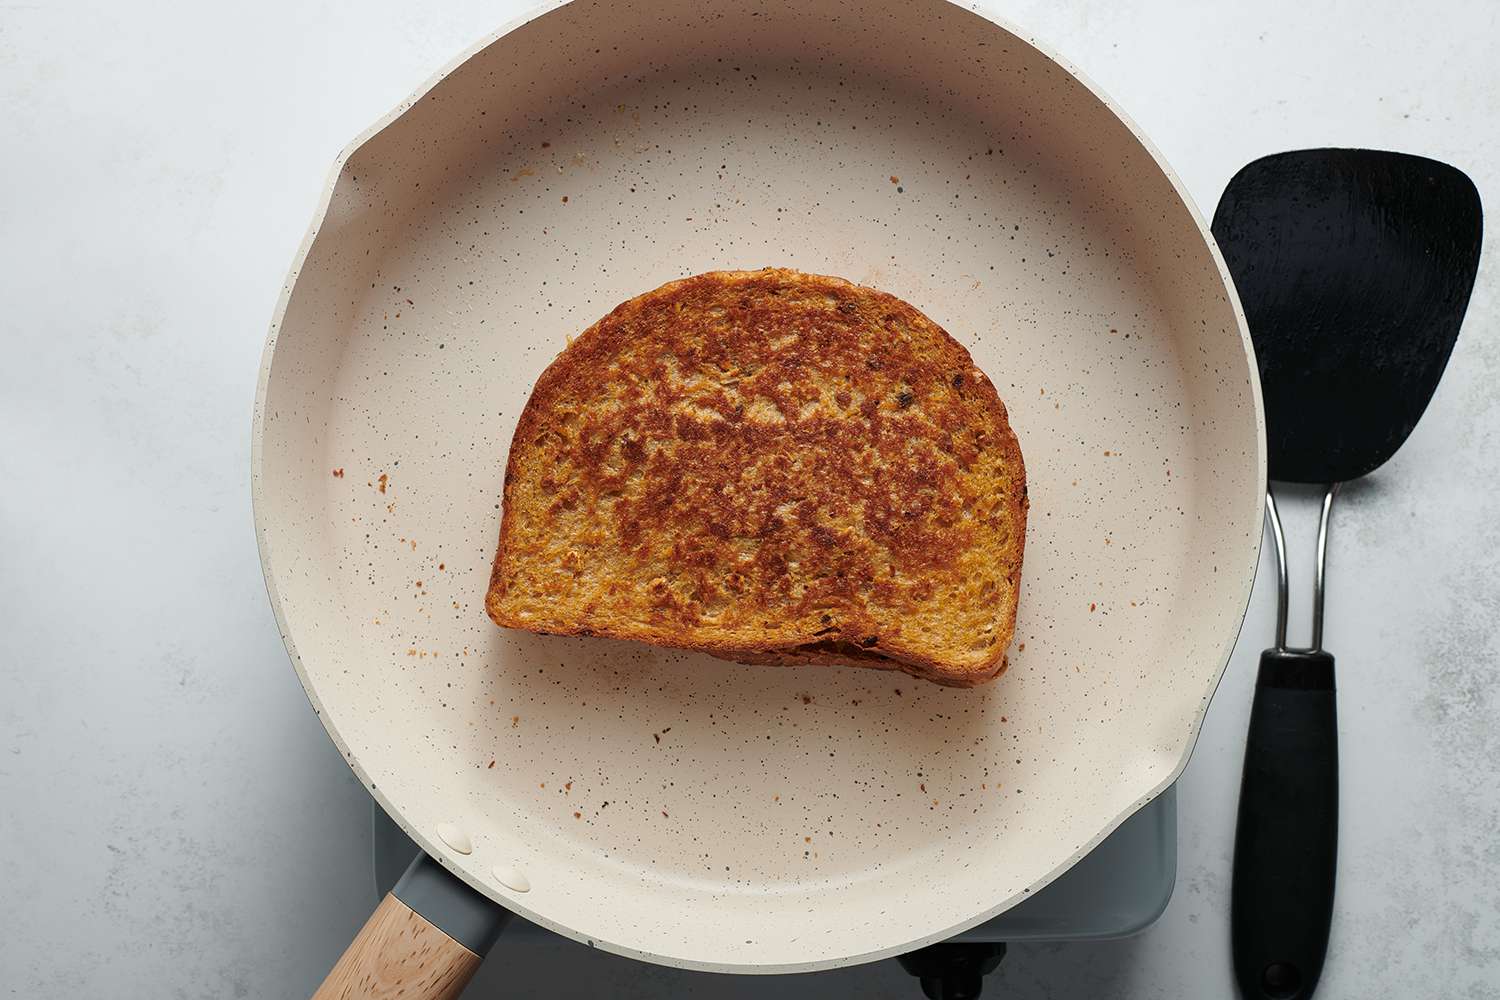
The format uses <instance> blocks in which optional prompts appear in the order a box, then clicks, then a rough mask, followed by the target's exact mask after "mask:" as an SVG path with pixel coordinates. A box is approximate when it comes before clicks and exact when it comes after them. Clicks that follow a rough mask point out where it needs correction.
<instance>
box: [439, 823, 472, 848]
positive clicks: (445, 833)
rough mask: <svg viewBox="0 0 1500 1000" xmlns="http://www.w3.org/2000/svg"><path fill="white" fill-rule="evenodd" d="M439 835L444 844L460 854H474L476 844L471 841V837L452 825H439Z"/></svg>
mask: <svg viewBox="0 0 1500 1000" xmlns="http://www.w3.org/2000/svg"><path fill="white" fill-rule="evenodd" d="M437 835H438V836H439V837H440V838H441V839H442V841H443V843H445V844H447V845H448V846H449V847H451V848H453V849H454V850H455V851H457V852H458V853H459V854H473V853H474V842H473V841H472V840H470V839H469V835H468V834H467V833H464V832H463V831H462V830H460V829H459V828H458V827H456V826H454V825H453V824H452V823H439V824H438V828H437Z"/></svg>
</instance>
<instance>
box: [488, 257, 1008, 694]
mask: <svg viewBox="0 0 1500 1000" xmlns="http://www.w3.org/2000/svg"><path fill="white" fill-rule="evenodd" d="M503 499H504V503H503V507H502V509H503V514H502V518H501V525H500V546H499V551H498V553H497V554H496V556H495V565H494V572H493V574H492V576H491V580H490V587H489V592H488V594H487V595H486V600H485V608H486V610H487V611H488V613H489V616H490V617H491V618H492V619H493V620H494V621H495V622H496V623H497V624H499V625H502V626H505V627H507V628H518V629H527V630H530V631H533V632H546V633H554V634H562V635H595V636H609V637H614V638H620V639H635V640H640V641H643V642H648V643H653V644H656V645H660V646H671V647H677V648H682V649H695V650H703V651H706V652H709V653H711V654H713V655H715V656H719V657H721V658H724V659H730V660H736V661H740V662H747V663H839V664H852V665H857V666H874V667H881V668H885V669H895V670H903V671H906V672H907V673H909V674H913V675H915V676H917V677H922V678H925V679H927V680H931V681H936V682H938V683H940V684H949V685H955V686H965V687H966V686H970V685H974V684H978V683H981V682H983V681H986V680H989V679H990V678H993V677H995V676H997V675H998V674H999V673H1000V672H1001V671H1002V670H1003V669H1004V667H1005V662H1006V661H1005V651H1006V648H1007V646H1008V645H1009V644H1010V641H1011V636H1012V633H1013V631H1014V628H1015V619H1016V602H1017V596H1018V593H1019V588H1020V583H1021V556H1022V552H1023V549H1024V545H1025V540H1026V510H1027V499H1026V472H1025V468H1024V466H1023V464H1022V460H1021V450H1020V447H1019V445H1018V444H1017V442H1016V436H1015V434H1014V433H1013V432H1012V431H1011V428H1010V424H1009V421H1008V420H1007V416H1006V411H1005V407H1004V405H1003V404H1002V403H1001V402H1000V399H999V397H998V396H997V395H996V393H995V389H994V386H993V385H992V384H991V383H990V380H989V379H988V378H987V377H986V376H985V374H984V373H983V372H981V371H980V370H979V369H978V368H976V367H975V366H974V362H973V359H972V358H970V356H969V353H968V351H966V350H964V348H963V347H962V346H961V345H960V344H959V343H958V342H956V341H955V340H954V339H953V338H952V337H950V336H949V335H948V334H947V333H945V332H944V331H943V330H942V329H941V328H940V327H938V326H937V325H936V324H935V323H933V322H932V321H931V320H929V319H928V318H927V317H925V316H923V315H922V314H921V313H920V312H918V311H917V310H916V309H914V308H912V307H911V306H910V305H908V304H906V303H905V302H903V301H901V300H900V299H897V298H895V297H894V296H891V295H887V294H885V293H884V292H879V291H875V290H874V289H871V288H865V287H862V286H859V285H854V284H851V283H849V282H847V281H843V280H841V279H839V278H830V277H822V276H818V275H810V274H802V273H800V272H797V271H789V270H781V269H767V270H763V271H722V272H714V273H709V274H701V275H698V276H697V277H693V278H687V279H684V280H682V281H674V282H672V283H670V284H667V285H664V286H662V287H661V288H658V289H656V290H655V291H653V292H647V293H646V294H644V295H641V296H638V297H636V298H634V299H631V300H630V301H628V302H626V303H624V304H623V305H621V306H619V307H618V308H617V309H615V310H614V311H613V312H611V313H610V314H609V315H608V316H606V317H604V318H603V319H602V320H600V321H599V322H598V323H596V324H594V325H593V326H592V327H590V328H589V329H588V330H587V331H585V332H584V333H583V334H582V335H581V336H579V337H578V338H577V339H576V340H574V341H573V343H572V344H571V345H569V346H568V348H567V349H566V350H564V351H563V352H562V354H561V355H559V356H558V358H557V359H556V360H555V361H554V362H553V363H552V364H551V365H550V366H549V367H548V368H547V370H546V371H544V372H543V373H542V375H541V377H540V378H539V379H538V380H537V383H536V387H535V389H534V390H533V392H532V394H531V399H530V400H529V401H528V402H527V404H526V408H525V410H524V412H523V413H522V414H521V418H520V421H519V424H518V426H517V428H516V432H515V438H514V440H513V441H512V444H511V450H510V459H509V462H508V464H507V466H506V472H505V487H504V498H503Z"/></svg>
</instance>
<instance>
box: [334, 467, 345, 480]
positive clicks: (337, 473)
mask: <svg viewBox="0 0 1500 1000" xmlns="http://www.w3.org/2000/svg"><path fill="white" fill-rule="evenodd" d="M333 478H334V479H343V478H344V470H343V469H334V470H333Z"/></svg>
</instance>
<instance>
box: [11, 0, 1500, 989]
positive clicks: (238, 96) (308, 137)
mask: <svg viewBox="0 0 1500 1000" xmlns="http://www.w3.org/2000/svg"><path fill="white" fill-rule="evenodd" d="M520 9H521V5H520V4H518V3H514V2H491V3H480V2H474V0H468V2H455V3H445V4H442V5H421V4H413V3H410V2H395V0H375V2H364V3H360V4H348V5H345V6H343V7H337V6H335V5H332V4H328V3H305V2H297V0H260V2H257V3H253V4H236V5H227V4H225V5H211V4H191V3H151V4H146V3H139V2H137V3H130V4H125V3H106V2H97V3H85V2H46V0H43V2H41V3H30V4H28V3H4V4H0V346H3V348H4V351H3V353H0V359H3V360H0V625H3V630H0V638H3V644H0V897H3V900H4V909H3V913H4V916H0V988H3V989H4V991H5V992H6V994H7V995H14V996H26V997H68V998H73V997H78V998H94V997H108V998H134V997H142V998H146V997H150V998H168V997H171V998H175V997H268V998H274V997H305V996H306V995H307V994H308V993H309V992H310V991H311V989H312V988H313V987H314V986H315V985H316V984H317V982H318V981H319V980H320V979H321V977H322V975H323V974H324V973H325V972H326V971H327V969H328V967H329V965H330V964H331V963H332V962H333V960H334V959H335V958H336V957H337V955H338V954H339V952H340V951H341V950H342V948H343V947H344V945H345V944H346V943H347V942H348V941H349V938H350V936H351V935H352V934H353V933H354V931H355V930H356V928H357V927H358V926H359V924H360V923H361V922H362V921H363V920H364V918H365V916H366V915H367V914H368V912H369V909H370V906H371V905H372V903H373V896H372V893H373V890H372V888H371V884H370V865H369V853H368V852H369V814H368V799H367V798H366V796H365V795H364V793H363V791H362V790H361V788H360V786H359V785H358V784H356V783H355V782H354V781H353V779H352V778H351V776H350V775H349V773H348V772H347V771H346V769H345V767H344V765H343V763H342V761H341V760H340V759H339V757H338V755H337V754H336V753H335V752H334V750H333V748H332V746H331V744H330V743H329V741H328V740H327V738H326V737H325V735H324V734H323V731H322V729H321V728H320V727H319V725H318V723H317V721H316V719H315V718H314V717H313V714H312V712H311V710H310V709H309V708H308V706H307V703H306V701H305V700H304V698H303V695H302V691H301V689H300V688H299V687H298V686H297V682H296V678H295V676H294V675H293V673H292V671H291V669H290V667H289V666H288V664H287V660H286V656H285V653H284V652H283V650H282V647H281V644H280V641H279V640H278V638H277V634H276V628H275V624H274V622H273V621H272V617H271V612H270V609H269V607H268V605H267V602H266V597H265V593H264V590H263V588H262V584H261V578H260V568H259V565H258V563H257V559H256V554H255V544H254V538H253V534H252V528H251V517H250V500H249V486H248V472H249V447H250V442H249V428H250V408H251V399H252V396H253V392H254V383H255V376H256V369H257V364H258V361H259V357H260V351H261V345H262V340H263V337H264V333H265V328H266V325H267V322H268V319H269V316H270V313H271V308H272V305H273V303H274V300H275V298H276V295H277V292H278V289H279V288H280V285H281V281H282V278H283V275H284V273H285V270H286V268H287V265H288V263H289V262H290V260H291V257H292V253H293V251H294V250H295V248H296V246H297V244H298V241H299V240H300V239H301V238H302V234H303V231H304V229H305V228H306V226H307V224H308V222H309V220H310V217H311V213H312V211H313V208H314V204H315V201H316V198H317V196H318V193H319V190H320V188H321V185H322V183H323V178H324V175H325V172H326V170H327V168H328V166H329V164H330V163H331V161H332V158H333V156H334V154H335V153H336V152H337V150H338V149H339V148H340V147H342V146H343V145H344V144H345V143H346V142H347V141H348V140H349V139H351V138H352V137H353V136H354V135H355V134H356V133H357V132H359V131H360V130H361V129H362V128H364V127H365V126H366V125H368V124H369V123H370V122H371V121H373V120H374V119H375V118H377V117H378V116H379V115H380V114H382V113H383V112H385V111H386V110H387V109H389V108H390V107H392V106H393V105H395V104H396V103H397V102H398V101H399V100H401V99H402V98H403V97H404V96H405V95H406V94H407V93H408V92H409V91H410V90H412V89H413V88H414V87H416V86H417V85H418V84H419V83H421V82H422V81H423V80H424V79H425V78H426V77H427V76H428V75H429V74H430V73H432V72H433V71H434V70H435V69H436V68H438V67H439V66H441V65H442V64H443V63H445V62H446V61H447V60H448V59H449V58H450V57H452V56H453V55H454V54H455V53H456V52H458V51H459V50H461V49H463V48H464V47H465V46H467V45H469V44H470V43H471V42H473V41H474V40H475V39H476V38H479V37H481V36H482V35H484V34H486V33H487V32H489V31H491V30H492V29H494V28H495V27H497V26H499V25H500V24H501V23H503V22H504V21H506V20H507V19H509V18H510V17H511V16H512V15H513V14H514V13H516V12H517V11H519V10H520ZM998 9H999V10H1001V12H1002V13H1003V14H1005V15H1006V16H1007V17H1009V18H1011V19H1012V20H1014V21H1016V22H1017V23H1019V24H1021V25H1024V26H1026V27H1027V28H1028V29H1030V30H1031V31H1033V32H1035V33H1036V34H1037V35H1038V36H1039V37H1042V38H1045V39H1047V40H1049V41H1050V42H1052V43H1053V44H1054V45H1056V46H1057V47H1058V48H1059V49H1060V50H1061V51H1062V52H1063V53H1064V54H1066V55H1067V56H1069V57H1070V58H1072V59H1073V60H1074V61H1075V62H1076V63H1078V64H1079V65H1081V66H1083V67H1084V68H1085V70H1086V71H1087V72H1088V73H1090V74H1091V75H1092V76H1093V78H1094V79H1095V80H1096V81H1098V82H1099V83H1100V84H1101V85H1102V86H1103V87H1104V88H1105V89H1107V90H1108V91H1109V92H1110V93H1111V94H1113V95H1114V96H1115V97H1116V98H1117V99H1118V100H1119V101H1120V103H1121V104H1122V105H1123V106H1124V107H1125V108H1126V109H1128V110H1129V111H1130V112H1131V113H1132V114H1133V115H1134V116H1135V117H1136V119H1137V121H1138V122H1139V123H1140V124H1141V125H1142V126H1143V128H1144V129H1145V130H1146V132H1147V133H1148V134H1149V135H1151V136H1152V137H1153V138H1154V139H1155V141H1156V142H1157V143H1158V145H1159V146H1160V147H1161V149H1162V150H1163V151H1164V152H1165V154H1166V157H1167V159H1168V160H1169V161H1170V162H1171V163H1172V164H1173V165H1174V166H1175V167H1176V169H1177V170H1178V172H1179V173H1180V174H1181V175H1182V177H1183V178H1184V180H1185V181H1186V184H1187V186H1188V188H1189V189H1190V190H1191V192H1192V193H1193V195H1194V197H1195V198H1196V199H1197V200H1198V204H1199V206H1200V207H1201V208H1202V209H1203V210H1204V211H1205V212H1211V211H1212V208H1213V205H1214V204H1215V202H1216V200H1217V198H1218V195H1219V192H1220V190H1221V189H1222V187H1223V185H1224V183H1225V181H1226V180H1227V179H1228V178H1229V176H1230V175H1231V174H1232V173H1233V172H1234V170H1235V169H1237V168H1238V167H1239V166H1240V165H1242V164H1244V163H1245V162H1247V161H1249V160H1251V159H1253V158H1255V157H1257V156H1259V155H1261V154H1264V153H1268V152H1273V151H1276V150H1281V149H1287V148H1295V147H1300V146H1316V145H1351V146H1381V147H1389V148H1397V149H1404V150H1409V151H1412V152H1421V153H1426V154H1429V155H1432V156H1436V157H1438V158H1441V159H1446V160H1448V161H1450V162H1452V163H1454V164H1457V165H1458V166H1460V167H1462V168H1463V169H1464V170H1466V171H1468V172H1469V174H1470V175H1471V176H1472V177H1473V178H1474V180H1475V182H1476V183H1477V184H1478V186H1479V189H1480V191H1481V193H1482V194H1485V195H1487V196H1489V197H1490V199H1491V200H1492V204H1494V205H1497V206H1500V124H1497V122H1500V69H1497V65H1496V62H1495V55H1494V51H1495V46H1496V44H1497V42H1500V20H1497V18H1500V13H1497V12H1500V4H1496V3H1494V2H1493V0H1464V2H1458V0H1449V2H1442V3H1421V4H1417V3H1410V2H1408V0H1378V2H1367V0H1358V2H1356V0H1350V2H1338V3H1317V2H1311V0H1273V2H1263V3H1255V4H1249V3H1243V4H1242V3H1236V4H1228V3H1219V4H1196V3H1194V4H1189V3H1186V2H1184V3H1165V2H1157V3H1146V2H1134V3H1114V2H1098V3H1090V2H1081V0H1075V2H1069V3H1057V2H1040V0H1029V2H1023V0H1015V2H1006V3H1002V4H1000V5H999V7H998ZM1490 235H1491V238H1493V236H1494V233H1493V231H1492V232H1491V234H1490ZM1494 249H1495V248H1494V247H1491V248H1490V253H1489V255H1488V256H1487V258H1486V262H1485V265H1484V266H1483V267H1482V269H1481V272H1480V278H1479V284H1478V286H1477V287H1476V289H1475V292H1474V299H1473V302H1472V303H1471V305H1470V308H1469V319H1468V323H1467V324H1466V326H1465V328H1464V333H1463V335H1462V337H1461V338H1460V339H1459V344H1458V349H1457V351H1456V353H1455V354H1454V356H1453V360H1452V362H1451V363H1450V365H1449V369H1448V374H1447V377H1446V378H1445V379H1444V381H1443V384H1442V386H1441V388H1440V389H1439V391H1438V393H1437V396H1436V398H1435V399H1434V400H1433V403H1432V406H1431V408H1430V409H1429V411H1428V413H1427V417H1426V418H1425V420H1424V421H1423V423H1422V424H1421V426H1420V427H1419V428H1418V430H1417V432H1416V433H1415V434H1414V435H1413V437H1412V438H1411V440H1410V442H1409V443H1408V444H1407V445H1406V447H1405V448H1404V449H1403V450H1402V451H1401V453H1400V454H1399V455H1398V456H1397V457H1396V459H1395V460H1394V461H1393V462H1391V463H1390V464H1389V465H1388V466H1387V467H1386V468H1385V469H1384V470H1382V471H1381V472H1380V473H1379V474H1377V475H1376V476H1375V477H1373V478H1372V479H1371V480H1370V481H1369V482H1367V483H1364V484H1361V485H1360V486H1359V487H1357V488H1355V489H1351V490H1349V491H1348V493H1347V496H1346V501H1347V502H1343V501H1341V507H1340V508H1339V509H1338V510H1337V512H1336V516H1335V526H1334V535H1333V542H1332V555H1331V560H1332V569H1331V573H1332V593H1331V596H1330V603H1329V611H1328V613H1329V623H1328V631H1327V642H1328V645H1329V647H1330V648H1331V649H1332V650H1333V651H1334V652H1335V653H1336V654H1337V655H1338V657H1339V665H1340V670H1341V680H1342V690H1341V692H1340V705H1339V708H1340V713H1341V727H1340V729H1341V741H1342V744H1341V745H1342V753H1343V772H1342V777H1343V783H1344V785H1343V788H1344V794H1343V810H1344V825H1343V830H1342V837H1341V855H1340V872H1339V897H1338V905H1337V912H1336V915H1335V920H1334V928H1333V941H1332V945H1331V953H1330V958H1329V964H1328V967H1327V970H1326V972H1325V976H1324V986H1323V989H1322V991H1321V994H1320V995H1322V996H1325V997H1329V998H1333V997H1368V996H1394V995H1402V996H1421V997H1437V996H1442V997H1493V996H1497V995H1500V944H1497V942H1500V915H1497V911H1500V725H1497V723H1500V718H1497V714H1500V713H1497V699H1496V696H1495V693H1494V687H1495V682H1496V679H1497V678H1496V664H1495V659H1496V654H1497V652H1500V648H1497V647H1500V643H1497V639H1496V628H1495V619H1496V616H1497V614H1500V555H1497V549H1500V490H1497V488H1496V487H1497V486H1500V476H1497V474H1496V471H1495V468H1496V459H1495V455H1496V446H1497V444H1500V388H1497V386H1496V379H1497V377H1500V340H1497V336H1500V329H1497V326H1500V310H1497V303H1496V268H1495V265H1494V260H1495V256H1494ZM1311 515H1312V506H1311V503H1310V501H1309V500H1307V499H1304V500H1303V501H1302V502H1301V503H1300V504H1297V505H1294V507H1293V509H1292V511H1291V513H1290V520H1291V521H1292V522H1293V524H1294V527H1293V530H1292V539H1293V547H1294V553H1295V555H1296V557H1297V558H1298V559H1299V560H1300V562H1299V563H1298V564H1295V565H1294V574H1295V576H1297V577H1299V578H1301V579H1303V580H1305V579H1306V571H1307V569H1308V554H1309V553H1310V551H1311V538H1312V536H1311V531H1310V527H1309V525H1310V523H1311V521H1310V518H1311ZM1271 582H1272V581H1271V577H1270V576H1269V574H1267V573H1265V572H1264V563H1263V573H1262V577H1261V582H1260V585H1258V586H1257V587H1256V591H1255V597H1254V601H1253V603H1252V607H1251V610H1250V616H1249V619H1248V621H1247V623H1246V627H1245V632H1244V639H1243V641H1242V642H1241V644H1240V648H1239V650H1238V651H1237V652H1236V654H1235V657H1234V661H1233V663H1232V664H1231V665H1230V668H1229V672H1228V674H1227V676H1226V678H1225V681H1224V683H1223V686H1222V687H1221V688H1220V690H1219V694H1218V697H1217V698H1216V699H1215V701H1214V703H1213V708H1212V710H1211V711H1210V713H1209V716H1208V720H1207V724H1206V727H1205V729H1204V733H1203V737H1202V740H1201V742H1200V743H1199V745H1198V749H1197V752H1196V754H1195V756H1194V758H1193V762H1192V764H1191V766H1190V767H1189V768H1188V770H1187V773H1186V775H1185V776H1184V778H1183V780H1182V784H1181V798H1180V808H1181V819H1180V830H1181V866H1180V872H1179V880H1178V888H1177V892H1176V895H1175V897H1174V898H1173V900H1172V903H1171V905H1170V906H1169V907H1168V909H1167V912H1166V915H1165V916H1164V917H1163V919H1162V920H1161V921H1160V923H1159V924H1157V925H1156V926H1155V927H1153V928H1152V929H1151V930H1149V931H1147V932H1146V933H1145V934H1142V935H1140V936H1139V937H1136V938H1133V939H1130V940H1127V941H1122V942H1115V943H1108V944H1093V945H1066V946H1064V945H1053V946H1025V947H1016V948H1014V949H1013V950H1012V953H1011V956H1010V958H1009V959H1008V960H1007V962H1006V964H1005V966H1004V967H1003V969H1002V971H1001V972H1000V973H999V974H997V976H996V977H994V979H993V985H992V987H991V991H992V993H993V995H995V996H997V997H1012V998H1036V997H1074V996H1077V997H1096V996H1127V997H1161V998H1198V997H1219V996H1228V995H1229V994H1230V992H1231V988H1230V979H1229V956H1228V916H1227V909H1228V891H1227V890H1228V877H1229V859H1230V850H1231V843H1232V827H1233V819H1234V805H1235V798H1236V790H1237V786H1238V771H1239V767H1240V760H1241V747H1242V745H1243V738H1244V730H1245V720H1246V712H1247V705H1248V696H1249V691H1250V687H1251V684H1252V680H1253V674H1254V669H1255V661H1256V657H1257V655H1258V653H1259V651H1260V649H1261V648H1262V646H1264V645H1265V644H1266V643H1267V641H1268V639H1269V636H1270V632H1271V619H1272V614H1273V605H1274V588H1272V587H1271V586H1269V584H1270V583H1271ZM1298 598H1299V599H1298V600H1297V601H1296V602H1295V603H1296V604H1297V605H1298V607H1299V611H1300V610H1302V609H1305V606H1306V592H1305V590H1304V591H1302V592H1300V593H1299V595H1298ZM1301 622H1305V616H1302V615H1298V616H1294V623H1299V624H1300V623H1301ZM607 982H608V983H610V984H612V985H606V983H607ZM481 984H482V985H483V986H485V987H488V988H487V989H481V988H479V987H476V988H474V989H473V990H471V993H470V995H471V996H479V995H500V991H501V990H502V988H506V987H508V988H509V995H513V996H536V995H546V996H561V997H592V996H618V997H656V996H699V997H753V996H772V995H779V996H782V997H787V998H790V997H797V996H806V997H814V996H819V997H822V996H840V995H856V994H858V995H860V996H866V997H872V998H880V997H901V998H906V997H912V996H915V995H916V991H915V984H914V983H913V982H912V981H910V980H908V979H907V978H906V977H905V974H904V973H902V972H901V971H900V970H899V968H897V967H896V966H895V964H894V963H891V962H885V963H878V964H876V965H873V966H867V967H864V968H859V969H851V970H844V971H840V972H836V973H828V974H824V975H819V976H814V977H799V978H796V979H775V980H767V979H759V978H748V979H734V978H728V977H721V976H707V975H701V974H690V973H681V972H675V971H671V970H663V969H656V968H652V967H647V966H643V965H633V964H631V963H628V962H626V961H624V960H622V959H616V958H612V957H609V956H606V955H603V954H599V953H592V952H589V951H588V950H587V949H585V948H582V947H580V946H577V945H574V944H571V943H569V942H566V941H563V940H561V939H556V940H553V941H551V942H549V943H545V944H537V943H527V942H517V941H514V940H513V941H511V942H505V941H502V943H501V944H500V945H499V946H498V947H497V949H496V951H495V952H494V953H493V954H492V956H491V958H490V960H489V963H488V966H487V969H486V971H485V973H483V974H482V978H481Z"/></svg>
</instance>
